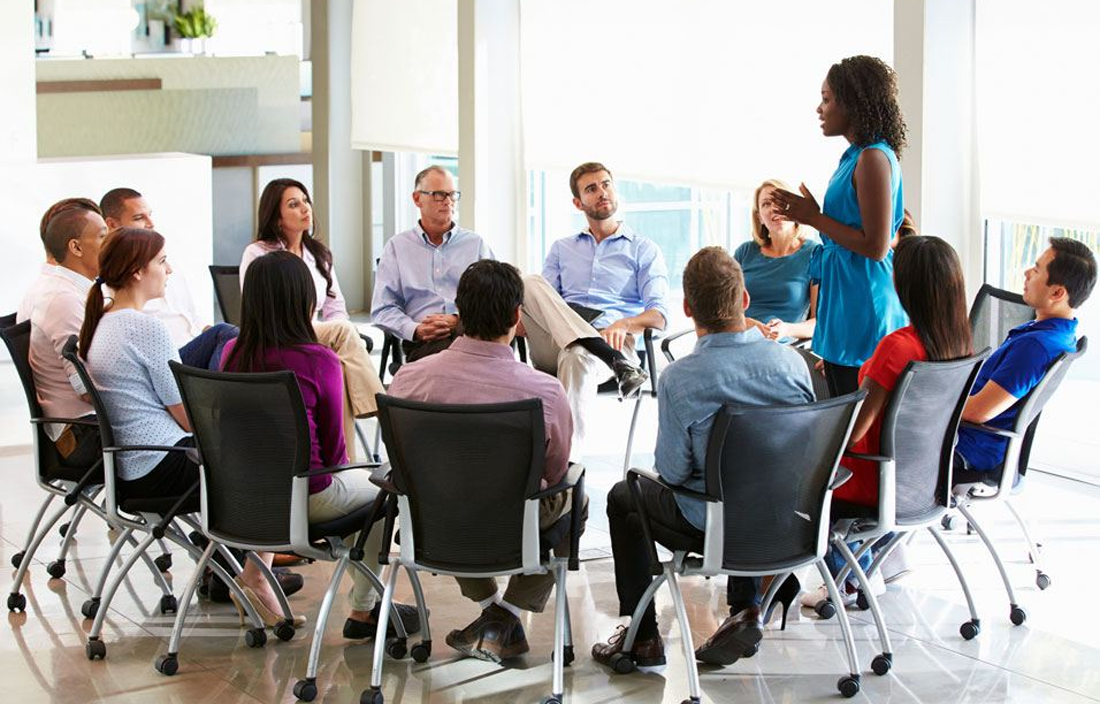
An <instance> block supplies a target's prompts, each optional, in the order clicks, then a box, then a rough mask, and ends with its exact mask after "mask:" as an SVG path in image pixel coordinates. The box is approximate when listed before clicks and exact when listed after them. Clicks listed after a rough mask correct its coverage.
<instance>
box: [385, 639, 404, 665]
mask: <svg viewBox="0 0 1100 704" xmlns="http://www.w3.org/2000/svg"><path fill="white" fill-rule="evenodd" d="M407 653H408V648H407V647H406V644H405V639H404V638H398V637H396V636H395V637H393V638H387V639H386V655H389V656H390V657H391V658H393V659H394V660H400V659H402V658H403V657H405V655H406V654H407Z"/></svg>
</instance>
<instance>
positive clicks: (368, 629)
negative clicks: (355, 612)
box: [344, 601, 431, 640]
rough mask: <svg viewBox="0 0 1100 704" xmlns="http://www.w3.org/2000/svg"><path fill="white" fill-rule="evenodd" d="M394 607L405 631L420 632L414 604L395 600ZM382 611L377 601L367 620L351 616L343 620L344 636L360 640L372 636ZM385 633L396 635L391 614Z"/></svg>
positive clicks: (418, 618)
mask: <svg viewBox="0 0 1100 704" xmlns="http://www.w3.org/2000/svg"><path fill="white" fill-rule="evenodd" d="M393 606H394V608H396V609H397V614H398V616H400V617H401V623H402V624H403V625H404V626H405V633H407V634H409V635H412V634H413V633H419V632H420V612H419V611H417V609H416V607H415V606H409V605H408V604H399V603H397V602H396V601H395V602H393ZM381 612H382V603H381V602H378V603H376V604H375V605H374V608H373V609H371V610H370V620H369V621H357V620H355V619H353V618H349V619H347V620H346V621H344V637H345V638H349V639H352V640H360V639H363V638H373V637H374V636H375V634H376V633H377V632H378V616H379V614H380V613H381ZM427 613H428V615H429V616H430V615H431V610H428V611H427ZM386 635H387V636H396V635H397V627H396V626H395V625H393V615H392V614H391V615H390V620H389V622H388V623H387V624H386Z"/></svg>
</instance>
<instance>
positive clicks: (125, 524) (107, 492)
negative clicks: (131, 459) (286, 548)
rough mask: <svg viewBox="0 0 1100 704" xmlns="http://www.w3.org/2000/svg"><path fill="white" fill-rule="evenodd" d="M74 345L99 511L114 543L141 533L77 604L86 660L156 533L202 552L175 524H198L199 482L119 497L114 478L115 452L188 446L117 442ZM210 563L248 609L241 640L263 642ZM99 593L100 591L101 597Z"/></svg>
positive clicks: (95, 652) (99, 647) (232, 561)
mask: <svg viewBox="0 0 1100 704" xmlns="http://www.w3.org/2000/svg"><path fill="white" fill-rule="evenodd" d="M76 345H77V339H76V336H75V335H74V336H72V337H71V338H69V342H68V344H66V345H65V349H64V353H63V356H64V358H65V359H67V360H68V361H69V363H70V364H72V365H73V368H75V369H76V372H77V374H78V375H79V376H80V380H81V382H83V384H84V388H85V390H86V391H87V393H88V395H89V396H90V397H91V399H92V408H93V409H94V410H95V413H96V421H97V422H98V424H99V435H100V439H101V441H102V443H103V494H104V511H105V513H106V516H107V520H109V521H110V522H111V524H112V525H114V526H116V527H117V528H119V529H120V530H122V534H121V536H120V537H119V538H118V539H117V540H116V543H115V544H116V546H120V544H121V543H124V542H127V541H128V540H129V538H130V537H131V536H132V535H134V534H135V533H137V534H143V535H144V537H143V538H142V540H141V541H140V542H139V543H138V544H137V546H136V547H135V548H134V549H133V551H132V552H131V553H130V555H129V557H127V558H126V560H125V561H124V562H123V563H122V567H121V568H119V570H118V571H117V572H116V573H115V576H114V578H113V579H111V581H110V583H109V584H107V586H106V588H105V589H104V588H103V584H104V583H106V579H107V574H106V570H107V569H109V568H110V565H111V564H112V563H113V562H114V560H115V558H116V557H117V556H118V550H117V549H112V553H111V555H110V557H109V558H108V560H107V566H106V567H105V571H104V573H102V574H101V576H100V582H99V584H98V585H97V587H96V592H95V594H94V595H93V596H92V598H91V599H89V600H88V601H86V602H85V603H84V606H83V607H82V609H81V610H82V611H83V612H84V615H85V616H86V617H89V618H94V621H93V622H92V628H91V630H90V631H89V633H88V642H87V643H86V644H85V647H84V652H85V655H86V656H87V657H88V659H89V660H95V659H97V658H105V657H106V656H107V645H106V643H104V642H103V641H102V640H101V639H100V633H101V632H102V630H103V621H104V618H105V616H106V614H107V611H108V610H109V608H110V605H111V600H112V599H113V598H114V595H115V592H117V591H118V588H119V587H120V586H121V584H122V581H123V580H124V579H125V578H126V575H127V574H128V573H129V571H130V569H131V568H132V567H133V566H134V563H135V562H136V561H137V560H138V559H140V558H141V557H142V555H144V554H145V553H146V551H147V550H148V548H149V546H150V545H152V544H153V543H154V542H155V541H157V540H160V539H161V538H167V539H168V540H170V541H172V542H173V543H175V544H177V545H179V546H180V547H182V548H183V549H184V550H186V551H187V553H188V554H189V555H190V556H191V557H192V558H193V559H195V560H196V561H197V560H198V559H199V558H200V557H201V556H202V554H203V553H202V551H200V550H199V549H198V548H197V547H196V546H195V545H194V544H192V542H191V541H190V540H189V539H188V537H187V536H186V535H184V534H183V532H182V531H181V530H180V529H179V528H178V527H177V525H176V519H177V518H178V519H180V520H181V521H183V522H184V523H186V524H187V525H189V526H190V527H191V528H193V529H195V530H198V528H199V525H198V523H197V522H196V521H195V520H194V518H193V517H191V516H190V515H189V514H193V513H197V512H198V510H199V496H198V494H199V486H198V484H196V485H195V486H194V487H193V488H192V489H191V491H189V492H188V493H187V494H185V495H183V496H179V497H157V498H142V497H123V496H121V495H120V494H119V493H118V482H117V480H116V477H115V461H116V457H117V456H118V455H119V454H123V453H126V452H132V451H135V450H156V451H159V452H187V451H188V448H185V447H181V446H162V445H119V444H117V443H116V441H115V435H114V430H113V428H112V425H111V419H110V416H109V414H108V412H107V408H106V406H105V405H104V404H103V399H102V397H101V396H100V394H99V391H98V389H96V386H95V384H94V383H93V380H92V378H91V375H90V374H89V373H88V369H87V368H86V367H85V366H84V361H83V360H82V359H80V357H79V356H78V355H77V352H76ZM208 547H209V548H210V549H211V550H213V549H217V550H219V552H220V553H221V554H222V557H223V558H224V559H225V560H226V563H227V564H228V565H229V569H230V570H232V571H233V573H234V574H236V573H238V572H240V565H239V564H238V563H237V561H236V558H234V557H233V555H232V554H231V553H230V552H229V551H228V550H227V549H225V547H224V546H221V545H217V544H215V543H213V542H211V545H210V546H208ZM209 567H210V569H211V570H213V571H214V572H215V573H216V574H217V575H218V576H219V577H221V579H222V581H223V582H225V583H226V585H227V586H228V587H229V589H230V590H231V591H232V592H233V594H235V595H236V597H237V599H238V601H239V602H240V603H241V604H242V605H243V606H245V607H246V608H247V610H248V615H249V618H250V619H251V620H252V623H253V625H254V628H253V629H251V630H250V631H249V632H248V633H246V635H245V641H246V642H247V643H248V645H249V646H250V647H259V646H262V645H263V644H264V642H265V641H266V637H265V634H264V630H263V620H262V619H261V618H260V616H259V614H258V613H256V610H255V609H254V608H252V605H251V603H250V602H249V601H248V598H247V597H246V596H245V595H244V592H243V591H242V590H241V588H240V586H239V585H238V584H237V582H236V580H234V579H233V575H231V574H230V573H229V572H228V571H227V570H226V569H225V568H223V567H222V566H221V565H219V564H218V563H216V562H211V563H210V565H209ZM267 577H268V581H269V582H270V583H271V586H272V589H273V590H274V591H275V593H276V594H277V595H279V596H280V597H281V600H282V603H283V606H284V610H285V611H289V608H290V607H289V606H288V605H287V604H286V596H285V595H283V592H282V589H281V588H280V587H279V583H278V581H277V580H276V579H275V576H274V575H272V574H271V573H270V572H267ZM100 594H102V597H101V596H100ZM166 602H167V607H166V605H165V603H166ZM176 611H178V601H177V600H176V598H175V597H174V596H173V595H172V592H171V590H170V589H169V590H168V591H167V593H166V594H165V595H164V596H162V597H161V613H170V612H176ZM291 635H293V634H291Z"/></svg>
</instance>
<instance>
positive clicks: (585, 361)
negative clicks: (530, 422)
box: [522, 274, 634, 462]
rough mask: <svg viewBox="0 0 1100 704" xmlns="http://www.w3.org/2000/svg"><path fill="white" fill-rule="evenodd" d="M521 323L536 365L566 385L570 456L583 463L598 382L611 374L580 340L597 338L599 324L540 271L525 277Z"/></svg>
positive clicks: (630, 341) (628, 353)
mask: <svg viewBox="0 0 1100 704" xmlns="http://www.w3.org/2000/svg"><path fill="white" fill-rule="evenodd" d="M522 315H523V327H524V329H525V330H526V331H527V350H528V353H529V354H530V355H531V363H532V364H534V365H535V369H538V370H539V371H542V372H546V373H547V374H549V375H551V376H556V377H557V378H558V381H560V382H561V385H562V386H563V387H564V388H565V396H566V398H568V399H569V410H570V411H572V413H573V443H572V445H571V449H570V452H569V459H570V460H571V461H573V462H581V461H582V460H583V457H584V451H585V447H584V439H585V436H586V434H587V431H588V428H587V425H588V424H587V415H588V409H589V408H591V405H592V402H593V401H594V400H595V398H596V390H597V388H598V387H599V385H600V384H601V383H602V382H604V381H606V380H607V379H610V378H611V375H612V373H611V370H610V369H609V368H608V367H607V365H606V364H604V363H603V362H601V361H600V360H599V359H598V358H597V357H596V356H594V355H593V354H591V353H590V352H588V350H586V349H584V348H583V347H581V346H580V345H576V344H574V343H575V342H576V341H577V340H580V339H583V338H586V337H599V336H600V333H599V332H597V331H596V328H594V327H592V326H591V325H589V324H588V323H586V322H584V319H583V318H581V317H580V316H579V315H577V313H576V312H575V311H574V310H573V309H572V308H570V307H569V306H568V305H567V304H566V303H565V301H564V300H562V297H561V295H560V294H558V292H557V291H555V290H554V287H553V286H551V285H550V283H549V282H548V281H547V280H546V279H544V278H542V277H541V276H539V275H537V274H532V275H528V276H524V277H523V314H522ZM626 340H627V341H626V344H627V346H628V347H626V348H624V349H623V354H625V355H626V356H627V357H628V358H629V357H630V356H631V353H632V351H633V349H634V337H633V336H632V335H630V336H627V338H626Z"/></svg>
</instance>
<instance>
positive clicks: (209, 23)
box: [172, 4, 218, 54]
mask: <svg viewBox="0 0 1100 704" xmlns="http://www.w3.org/2000/svg"><path fill="white" fill-rule="evenodd" d="M172 25H173V26H174V27H175V28H176V33H177V34H179V36H180V39H181V44H182V45H183V50H184V51H185V52H190V53H193V54H202V53H204V52H205V49H206V40H207V39H208V38H209V37H212V36H214V30H216V29H217V28H218V21H217V20H215V19H214V17H213V16H212V15H211V14H210V13H208V12H207V11H206V9H205V8H204V7H203V6H202V4H199V5H196V6H195V7H193V8H191V9H190V10H188V11H186V12H176V13H173V14H172Z"/></svg>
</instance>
